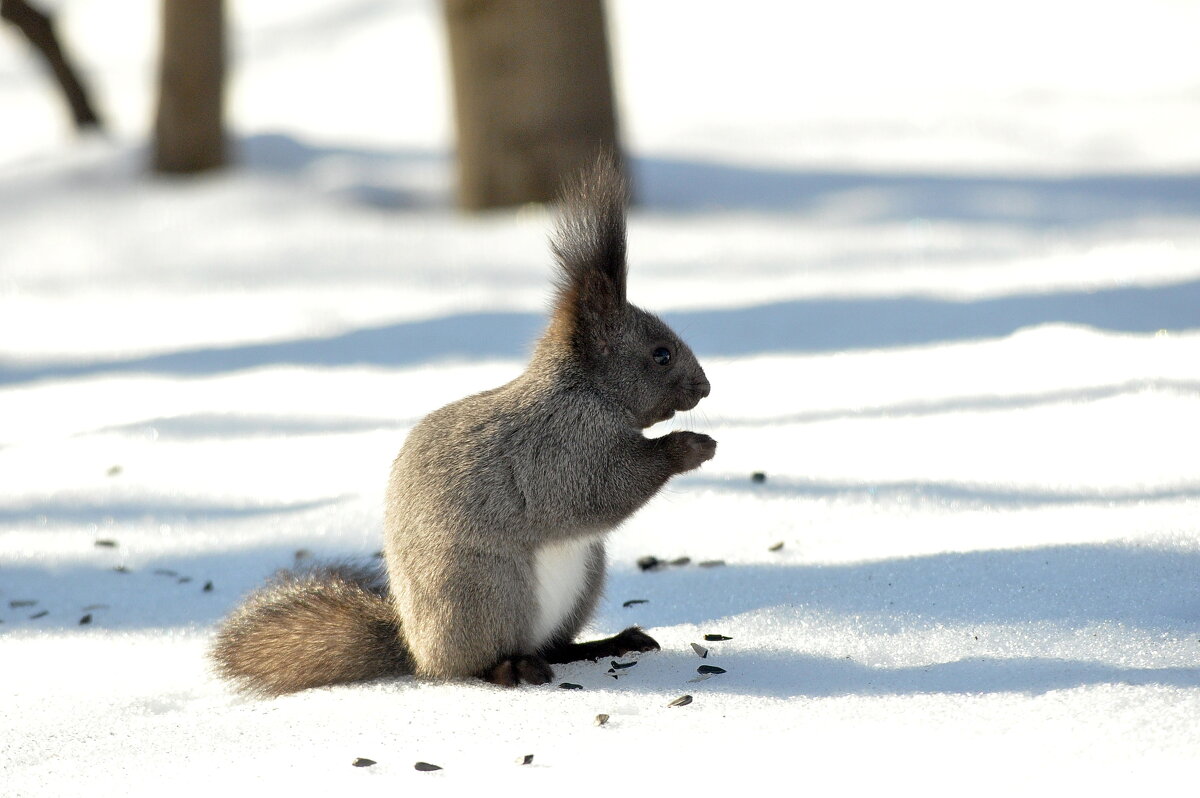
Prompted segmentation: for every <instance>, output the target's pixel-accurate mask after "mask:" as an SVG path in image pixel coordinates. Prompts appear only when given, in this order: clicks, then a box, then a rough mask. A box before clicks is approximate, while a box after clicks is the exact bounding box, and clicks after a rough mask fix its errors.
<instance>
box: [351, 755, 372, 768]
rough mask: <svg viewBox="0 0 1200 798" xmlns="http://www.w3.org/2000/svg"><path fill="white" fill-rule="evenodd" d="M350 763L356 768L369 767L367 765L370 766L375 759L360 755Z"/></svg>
mask: <svg viewBox="0 0 1200 798" xmlns="http://www.w3.org/2000/svg"><path fill="white" fill-rule="evenodd" d="M350 764H351V765H354V767H356V768H369V767H371V765H374V764H375V760H374V759H367V758H366V757H363V756H360V757H359V758H358V759H355V760H354V761H353V762H351V763H350Z"/></svg>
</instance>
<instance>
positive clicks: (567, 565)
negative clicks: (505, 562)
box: [531, 537, 598, 647]
mask: <svg viewBox="0 0 1200 798" xmlns="http://www.w3.org/2000/svg"><path fill="white" fill-rule="evenodd" d="M596 540H598V538H595V537H585V538H575V539H572V540H564V541H561V542H557V543H548V544H546V545H545V546H542V547H541V548H540V549H538V551H537V557H536V559H535V560H534V572H535V574H536V577H537V617H536V618H535V619H534V625H533V639H532V641H531V642H532V645H533V646H534V647H537V646H540V645H541V644H542V643H544V642H546V640H548V639H549V638H550V635H552V634H554V632H555V631H556V630H557V629H558V627H559V626H561V625H562V622H563V620H564V619H565V618H566V617H567V616H568V615H570V614H571V610H573V609H575V605H576V604H577V603H579V595H580V594H581V593H582V592H583V586H584V584H585V583H586V581H587V564H588V559H589V558H590V556H591V548H592V544H593V543H595V542H596Z"/></svg>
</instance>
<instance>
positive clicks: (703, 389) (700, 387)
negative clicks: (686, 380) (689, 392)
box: [692, 377, 712, 399]
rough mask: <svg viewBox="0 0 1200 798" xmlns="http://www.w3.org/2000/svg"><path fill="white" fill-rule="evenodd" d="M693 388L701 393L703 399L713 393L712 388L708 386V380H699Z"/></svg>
mask: <svg viewBox="0 0 1200 798" xmlns="http://www.w3.org/2000/svg"><path fill="white" fill-rule="evenodd" d="M692 387H693V388H695V389H696V390H697V391H698V392H699V393H700V398H701V399H703V398H704V397H706V396H708V395H709V394H710V393H712V386H711V385H709V384H708V380H706V379H705V378H704V377H701V378H700V379H699V380H697V381H696V382H695V383H693V385H692Z"/></svg>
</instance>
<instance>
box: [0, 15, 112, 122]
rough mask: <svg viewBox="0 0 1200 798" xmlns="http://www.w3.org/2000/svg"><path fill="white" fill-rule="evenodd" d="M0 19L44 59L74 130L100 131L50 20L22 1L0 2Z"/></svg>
mask: <svg viewBox="0 0 1200 798" xmlns="http://www.w3.org/2000/svg"><path fill="white" fill-rule="evenodd" d="M0 17H2V18H4V19H6V20H8V21H9V22H11V23H12V24H14V25H16V26H17V27H18V28H20V29H21V33H23V34H25V38H27V39H29V42H30V43H31V44H32V45H33V46H34V47H36V48H37V50H38V52H39V53H41V54H42V57H43V58H45V59H46V63H47V64H49V65H50V69H52V70H53V71H54V77H56V78H57V79H58V85H59V86H61V87H62V90H63V94H64V95H65V96H66V99H67V104H68V105H69V106H70V107H71V116H72V117H73V118H74V120H75V127H76V128H77V129H79V130H87V129H88V128H99V127H101V124H100V117H98V116H97V115H96V111H95V109H93V108H92V104H91V101H90V100H89V99H88V93H87V90H86V89H85V88H84V87H83V84H82V83H81V82H80V81H79V77H78V75H76V74H75V69H74V67H72V66H71V62H70V61H69V60H68V59H67V56H66V53H64V52H63V51H62V47H60V46H59V43H58V36H57V35H56V34H55V32H54V23H53V21H52V20H51V19H50V17H48V16H47V15H45V14H43V13H41V12H40V11H38V10H37V9H36V8H34V7H32V6H31V5H29V4H28V3H26V2H25V0H0Z"/></svg>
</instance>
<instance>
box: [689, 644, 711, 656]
mask: <svg viewBox="0 0 1200 798" xmlns="http://www.w3.org/2000/svg"><path fill="white" fill-rule="evenodd" d="M692 651H695V652H696V656H697V657H699V658H700V659H704V658H705V657H707V656H708V649H707V648H705V647H704V646H702V645H699V644H698V643H692Z"/></svg>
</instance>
